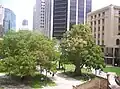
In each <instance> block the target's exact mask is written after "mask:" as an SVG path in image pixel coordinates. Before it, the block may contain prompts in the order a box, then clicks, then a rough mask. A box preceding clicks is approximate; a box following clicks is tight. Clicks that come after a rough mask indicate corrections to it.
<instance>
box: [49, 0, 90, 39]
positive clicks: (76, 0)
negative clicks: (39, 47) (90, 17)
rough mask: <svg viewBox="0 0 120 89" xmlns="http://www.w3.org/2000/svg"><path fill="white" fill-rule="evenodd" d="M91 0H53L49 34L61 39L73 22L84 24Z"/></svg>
mask: <svg viewBox="0 0 120 89" xmlns="http://www.w3.org/2000/svg"><path fill="white" fill-rule="evenodd" d="M91 4H92V0H53V18H52V19H53V24H52V23H51V30H52V33H51V36H53V37H56V38H57V39H61V38H62V36H63V34H64V33H65V32H66V31H68V30H69V29H70V27H71V26H72V25H74V24H85V23H86V17H87V13H88V12H90V11H91Z"/></svg>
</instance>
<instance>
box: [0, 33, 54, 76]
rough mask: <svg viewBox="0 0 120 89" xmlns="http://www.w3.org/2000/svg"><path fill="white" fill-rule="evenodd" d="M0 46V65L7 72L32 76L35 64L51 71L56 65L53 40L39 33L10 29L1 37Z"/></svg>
mask: <svg viewBox="0 0 120 89" xmlns="http://www.w3.org/2000/svg"><path fill="white" fill-rule="evenodd" d="M0 48H1V49H0V51H1V56H2V60H1V65H0V66H2V68H3V67H4V71H5V72H7V73H9V74H13V75H17V76H20V77H24V76H33V75H34V73H35V71H36V66H37V65H40V66H41V67H42V68H45V69H47V70H52V71H53V70H54V68H55V66H56V64H55V63H56V62H55V58H56V55H55V53H56V51H55V42H54V41H53V40H50V39H48V38H47V37H45V36H43V35H41V34H39V33H35V32H31V31H19V32H13V31H10V32H8V33H7V34H6V35H5V36H4V37H3V40H2V43H1V47H0Z"/></svg>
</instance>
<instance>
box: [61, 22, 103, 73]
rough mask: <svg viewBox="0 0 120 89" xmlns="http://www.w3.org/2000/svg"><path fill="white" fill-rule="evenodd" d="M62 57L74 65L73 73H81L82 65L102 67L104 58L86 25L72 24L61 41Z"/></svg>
mask: <svg viewBox="0 0 120 89" xmlns="http://www.w3.org/2000/svg"><path fill="white" fill-rule="evenodd" d="M60 45H61V51H62V57H64V58H65V59H67V62H68V63H72V64H74V65H75V71H74V72H75V74H76V75H81V69H82V68H83V66H86V67H87V68H89V69H90V68H102V67H103V66H104V59H103V54H102V51H101V48H100V47H99V46H98V45H96V44H95V42H94V39H93V36H92V33H91V29H90V27H89V26H88V25H82V24H81V25H74V26H73V27H72V28H71V30H70V31H67V32H66V33H65V34H64V36H63V39H62V41H61V44H60Z"/></svg>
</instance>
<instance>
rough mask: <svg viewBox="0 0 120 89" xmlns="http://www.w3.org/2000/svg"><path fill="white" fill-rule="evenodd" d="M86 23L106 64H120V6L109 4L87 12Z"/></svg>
mask: <svg viewBox="0 0 120 89" xmlns="http://www.w3.org/2000/svg"><path fill="white" fill-rule="evenodd" d="M87 22H88V24H89V25H90V26H91V28H92V34H93V36H94V38H95V42H96V44H97V45H100V46H101V47H102V50H103V52H104V55H105V61H106V63H107V64H113V65H115V64H117V65H119V66H120V6H115V5H109V6H107V7H104V8H101V9H99V10H96V11H93V12H91V13H89V14H88V19H87Z"/></svg>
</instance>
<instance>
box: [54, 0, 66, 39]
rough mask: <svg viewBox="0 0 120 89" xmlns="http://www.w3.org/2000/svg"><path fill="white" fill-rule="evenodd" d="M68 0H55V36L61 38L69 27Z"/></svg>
mask: <svg viewBox="0 0 120 89" xmlns="http://www.w3.org/2000/svg"><path fill="white" fill-rule="evenodd" d="M67 5H68V1H67V0H54V10H53V37H57V38H58V39H59V38H61V36H62V35H63V33H65V31H66V27H67Z"/></svg>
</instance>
